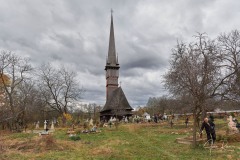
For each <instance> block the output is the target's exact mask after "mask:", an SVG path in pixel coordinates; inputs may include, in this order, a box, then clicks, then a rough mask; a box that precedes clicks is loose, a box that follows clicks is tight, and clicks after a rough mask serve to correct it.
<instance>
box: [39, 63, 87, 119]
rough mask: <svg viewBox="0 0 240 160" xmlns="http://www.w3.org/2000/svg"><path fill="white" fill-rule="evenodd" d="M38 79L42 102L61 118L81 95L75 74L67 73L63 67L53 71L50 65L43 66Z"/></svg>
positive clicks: (81, 91)
mask: <svg viewBox="0 0 240 160" xmlns="http://www.w3.org/2000/svg"><path fill="white" fill-rule="evenodd" d="M39 79H40V84H39V88H40V89H41V92H42V95H43V97H44V101H45V102H46V104H47V105H48V106H49V107H50V108H51V109H53V110H56V111H57V112H58V113H59V114H60V115H61V116H63V114H64V113H68V112H69V111H70V110H71V107H74V106H75V102H77V101H78V100H79V99H80V98H81V95H82V93H83V89H81V88H80V85H79V83H78V82H77V80H76V73H75V72H70V71H67V70H66V69H65V68H64V67H63V68H60V69H55V68H53V67H52V66H51V65H43V66H42V67H41V69H40V74H39Z"/></svg>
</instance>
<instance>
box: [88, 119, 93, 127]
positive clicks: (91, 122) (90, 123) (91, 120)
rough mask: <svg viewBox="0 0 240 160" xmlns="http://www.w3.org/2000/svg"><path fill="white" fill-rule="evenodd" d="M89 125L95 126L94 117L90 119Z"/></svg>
mask: <svg viewBox="0 0 240 160" xmlns="http://www.w3.org/2000/svg"><path fill="white" fill-rule="evenodd" d="M89 126H93V119H92V118H91V119H90V121H89Z"/></svg>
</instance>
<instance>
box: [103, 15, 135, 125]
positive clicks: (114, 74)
mask: <svg viewBox="0 0 240 160" xmlns="http://www.w3.org/2000/svg"><path fill="white" fill-rule="evenodd" d="M119 68H120V66H119V63H118V58H117V55H116V49H115V38H114V27H113V16H112V14H111V26H110V37H109V48H108V57H107V62H106V66H105V71H106V104H105V106H104V107H103V109H102V110H101V111H100V119H101V120H106V121H108V120H109V119H110V118H111V117H115V118H118V119H119V120H121V119H122V118H123V117H129V116H132V110H133V108H132V107H131V106H130V105H129V103H128V100H127V98H126V96H125V94H124V92H123V90H122V88H121V87H119V85H118V77H119Z"/></svg>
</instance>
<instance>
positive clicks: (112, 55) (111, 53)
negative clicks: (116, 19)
mask: <svg viewBox="0 0 240 160" xmlns="http://www.w3.org/2000/svg"><path fill="white" fill-rule="evenodd" d="M112 12H113V11H112V10H111V26H110V36H109V46H108V59H107V65H117V57H116V48H115V37H114V27H113V15H112Z"/></svg>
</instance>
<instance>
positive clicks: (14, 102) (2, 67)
mask: <svg viewBox="0 0 240 160" xmlns="http://www.w3.org/2000/svg"><path fill="white" fill-rule="evenodd" d="M31 70H32V68H31V66H30V65H29V63H28V61H27V60H26V59H23V58H21V57H19V56H17V55H15V54H13V53H12V52H10V51H1V54H0V75H1V76H0V78H1V82H2V88H3V91H4V97H5V102H6V103H5V106H8V107H9V109H10V115H9V117H8V123H9V127H10V129H11V130H12V129H13V127H15V129H17V130H18V129H19V127H18V123H19V122H18V120H17V117H18V115H19V114H20V113H21V112H22V110H21V109H20V108H19V101H18V87H19V86H20V85H21V83H22V82H23V81H24V80H25V79H27V78H28V75H29V74H28V73H29V72H30V71H31ZM3 75H6V76H7V77H8V78H9V79H10V82H7V81H5V80H4V76H3Z"/></svg>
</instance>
